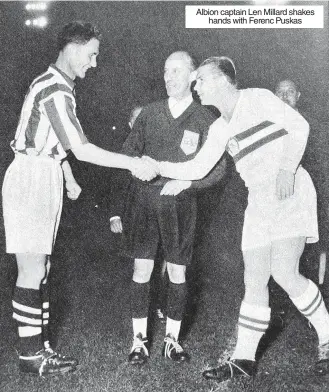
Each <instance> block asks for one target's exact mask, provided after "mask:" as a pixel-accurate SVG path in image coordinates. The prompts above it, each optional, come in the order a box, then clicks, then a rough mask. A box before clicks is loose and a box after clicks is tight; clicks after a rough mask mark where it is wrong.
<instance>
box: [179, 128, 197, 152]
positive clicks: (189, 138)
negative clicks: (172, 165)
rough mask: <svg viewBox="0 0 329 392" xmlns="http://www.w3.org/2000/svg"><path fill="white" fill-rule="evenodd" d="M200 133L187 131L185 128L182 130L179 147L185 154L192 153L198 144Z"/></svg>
mask: <svg viewBox="0 0 329 392" xmlns="http://www.w3.org/2000/svg"><path fill="white" fill-rule="evenodd" d="M199 137H200V135H199V134H198V133H196V132H192V131H188V130H187V129H186V130H185V131H184V135H183V139H182V141H181V144H180V148H181V149H182V150H183V151H184V153H185V154H186V155H190V154H193V153H194V152H195V151H196V150H197V148H198V144H199Z"/></svg>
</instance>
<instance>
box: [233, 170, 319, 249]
mask: <svg viewBox="0 0 329 392" xmlns="http://www.w3.org/2000/svg"><path fill="white" fill-rule="evenodd" d="M292 237H306V242H308V243H313V242H317V241H318V240H319V233H318V219H317V200H316V192H315V188H314V185H313V182H312V180H311V177H310V176H309V174H308V173H307V171H306V170H305V169H303V168H302V167H299V168H298V170H297V172H296V176H295V188H294V194H293V195H292V196H291V197H289V198H288V199H285V200H279V199H278V198H277V196H276V194H275V182H274V183H272V184H271V185H266V186H259V187H256V188H255V189H249V196H248V206H247V208H246V211H245V217H244V225H243V232H242V244H241V248H242V250H248V249H254V248H259V247H263V246H268V245H270V244H271V242H272V241H275V240H282V239H285V238H292Z"/></svg>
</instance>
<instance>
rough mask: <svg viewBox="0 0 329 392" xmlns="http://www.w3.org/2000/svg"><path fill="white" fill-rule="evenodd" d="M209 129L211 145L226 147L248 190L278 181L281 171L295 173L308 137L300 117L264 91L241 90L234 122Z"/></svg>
mask: <svg viewBox="0 0 329 392" xmlns="http://www.w3.org/2000/svg"><path fill="white" fill-rule="evenodd" d="M210 128H211V129H210V130H209V137H208V139H209V142H210V143H214V144H215V145H216V144H217V146H218V148H219V149H220V150H222V148H223V145H224V144H225V148H226V150H227V151H228V153H229V154H230V155H231V156H232V157H233V159H234V161H235V164H236V168H237V170H238V172H239V173H240V175H241V177H242V179H243V180H244V181H245V183H246V186H247V187H248V188H250V187H253V186H255V185H258V184H264V185H265V184H268V183H269V182H271V181H272V180H273V179H274V180H275V179H276V176H277V174H278V171H279V169H285V170H289V171H291V172H293V173H295V172H296V170H297V167H298V165H299V162H300V160H301V158H302V156H303V153H304V150H305V147H306V143H307V138H308V133H309V126H308V123H307V122H306V120H305V119H304V118H303V117H302V116H301V115H300V114H298V113H297V112H296V111H295V110H293V109H292V108H291V107H290V106H288V105H286V104H285V103H283V102H282V101H281V100H280V99H279V98H277V97H276V96H275V95H274V94H272V93H271V92H270V91H268V90H264V89H246V90H241V94H240V97H239V100H238V102H237V105H236V107H235V110H234V113H233V116H232V118H231V121H230V122H229V123H227V122H226V121H225V120H224V119H222V118H219V119H218V120H217V121H216V122H215V123H214V124H213V125H212V126H211V127H210Z"/></svg>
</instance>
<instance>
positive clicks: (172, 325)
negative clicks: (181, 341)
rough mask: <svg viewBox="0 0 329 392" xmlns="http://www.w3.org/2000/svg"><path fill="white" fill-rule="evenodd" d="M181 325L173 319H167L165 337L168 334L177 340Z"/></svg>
mask: <svg viewBox="0 0 329 392" xmlns="http://www.w3.org/2000/svg"><path fill="white" fill-rule="evenodd" d="M181 324H182V322H181V321H177V320H173V319H171V318H169V317H167V324H166V336H167V335H168V334H170V335H172V336H173V337H174V338H175V339H176V340H178V336H179V332H180V327H181Z"/></svg>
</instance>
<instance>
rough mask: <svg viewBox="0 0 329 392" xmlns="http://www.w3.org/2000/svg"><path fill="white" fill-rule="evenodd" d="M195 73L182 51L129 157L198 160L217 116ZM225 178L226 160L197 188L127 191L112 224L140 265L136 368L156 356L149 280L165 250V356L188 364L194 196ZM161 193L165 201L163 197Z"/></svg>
mask: <svg viewBox="0 0 329 392" xmlns="http://www.w3.org/2000/svg"><path fill="white" fill-rule="evenodd" d="M194 71H195V64H194V62H193V59H192V58H191V56H190V55H189V54H188V53H186V52H175V53H172V54H171V55H170V56H169V57H168V58H167V60H166V62H165V67H164V80H165V84H166V90H167V94H168V97H169V99H166V100H162V101H158V102H155V103H152V104H149V105H147V106H145V107H144V108H143V110H142V112H141V113H140V114H139V116H138V118H137V120H136V122H135V124H134V126H133V129H132V132H131V133H130V135H129V136H128V138H127V140H126V142H125V143H124V146H123V150H122V151H123V152H124V153H125V154H127V155H131V156H142V155H148V156H150V157H152V158H154V159H156V160H159V161H168V160H169V161H175V162H184V161H186V160H189V159H192V158H193V157H194V156H195V155H196V154H197V152H198V151H199V149H200V148H201V146H202V145H203V143H204V142H205V140H206V137H207V131H208V128H209V126H210V125H211V124H212V123H213V122H214V121H215V119H216V117H215V116H214V115H213V114H212V113H211V112H210V111H209V110H208V109H206V108H205V107H202V106H201V105H199V104H198V103H196V102H195V101H194V100H193V98H192V93H191V83H192V81H193V76H194ZM225 171H226V161H225V158H224V159H223V160H222V161H221V162H220V163H219V164H218V165H217V167H216V168H215V169H214V170H213V171H212V172H211V173H210V174H209V175H208V176H207V177H206V178H204V179H203V180H200V181H195V182H193V183H192V182H191V181H177V180H168V179H167V178H162V177H157V178H156V179H155V180H154V181H152V182H150V183H144V182H142V181H139V180H135V179H132V180H131V181H130V183H129V187H128V188H127V189H126V192H125V195H126V197H125V202H124V203H123V204H124V205H122V208H121V209H122V210H123V214H121V213H120V211H118V210H117V211H113V215H117V217H115V218H114V217H113V215H112V225H113V224H114V223H115V222H113V219H117V220H118V222H117V223H118V224H120V223H121V221H120V217H119V216H121V215H122V216H123V222H122V223H123V225H122V226H123V235H122V240H123V254H124V255H125V256H128V257H131V258H133V259H134V273H133V279H132V285H131V308H132V321H133V334H134V341H133V346H132V349H131V351H130V354H129V357H128V360H129V362H130V363H131V364H143V363H144V362H146V360H147V358H148V357H149V351H148V349H149V348H148V344H147V321H148V317H147V316H148V310H149V302H150V298H149V291H150V277H151V274H152V271H153V267H154V259H155V256H156V252H157V250H158V247H159V245H161V248H162V254H163V255H164V258H165V261H166V262H167V270H168V276H169V287H168V300H167V320H166V336H165V339H164V344H163V350H162V354H163V356H164V357H166V358H168V359H170V360H173V361H176V362H183V361H186V360H188V358H189V356H188V354H187V353H186V352H185V350H184V349H183V347H182V346H181V344H180V343H179V341H178V338H179V332H180V328H181V321H182V318H183V314H184V308H185V302H186V280H185V274H186V266H187V265H188V264H189V262H190V260H191V257H192V250H193V240H194V232H195V226H196V213H197V204H196V202H197V200H196V191H195V189H196V188H204V187H208V186H210V185H213V184H215V183H217V182H218V181H219V180H220V179H221V178H222V177H223V176H224V173H225ZM161 191H162V193H164V194H165V196H163V195H160V192H161ZM117 199H119V200H122V199H124V197H117ZM112 208H113V207H112ZM119 210H120V208H119ZM118 212H119V213H118Z"/></svg>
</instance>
